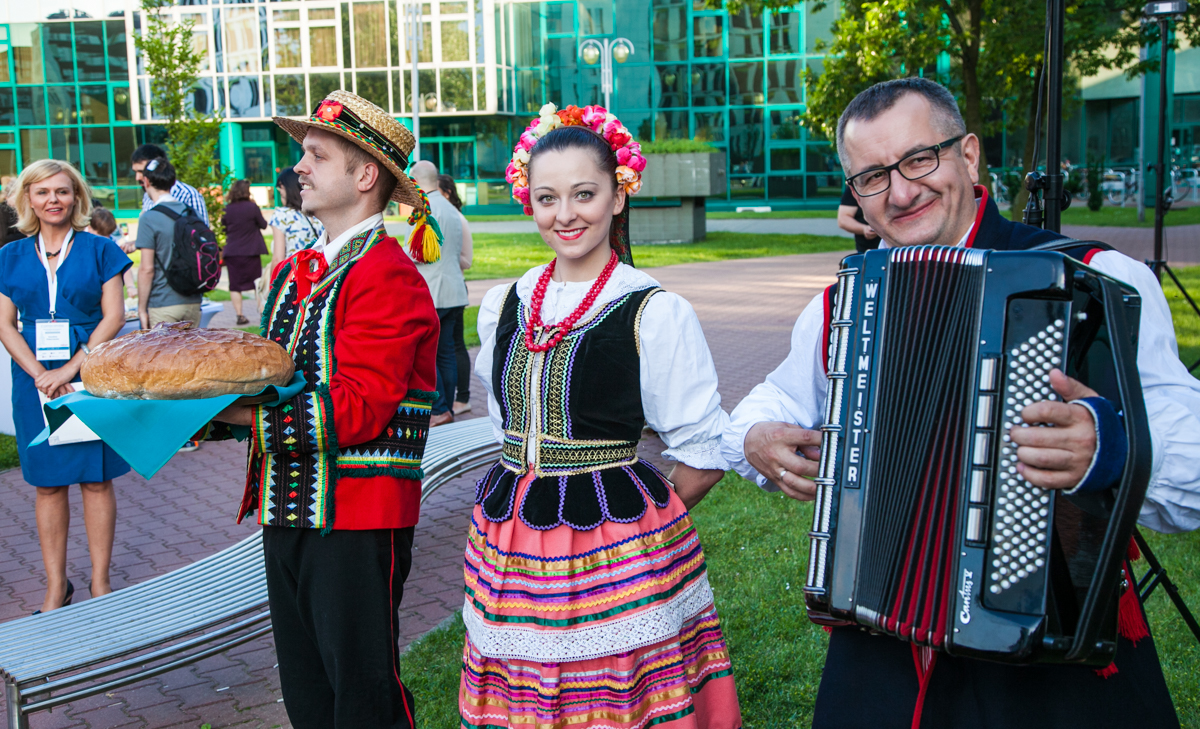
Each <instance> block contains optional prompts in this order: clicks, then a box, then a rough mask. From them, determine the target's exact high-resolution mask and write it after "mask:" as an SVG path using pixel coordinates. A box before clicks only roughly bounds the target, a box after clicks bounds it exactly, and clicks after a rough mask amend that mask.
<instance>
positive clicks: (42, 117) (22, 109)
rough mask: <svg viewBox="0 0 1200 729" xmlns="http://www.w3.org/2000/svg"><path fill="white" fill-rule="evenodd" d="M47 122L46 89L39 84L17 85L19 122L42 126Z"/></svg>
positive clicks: (23, 124) (25, 124)
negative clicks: (29, 85) (31, 85)
mask: <svg viewBox="0 0 1200 729" xmlns="http://www.w3.org/2000/svg"><path fill="white" fill-rule="evenodd" d="M45 123H46V91H45V89H44V88H42V87H37V86H35V87H32V88H30V87H25V88H21V87H17V124H20V125H21V126H41V125H43V124H45ZM35 159H37V158H35Z"/></svg>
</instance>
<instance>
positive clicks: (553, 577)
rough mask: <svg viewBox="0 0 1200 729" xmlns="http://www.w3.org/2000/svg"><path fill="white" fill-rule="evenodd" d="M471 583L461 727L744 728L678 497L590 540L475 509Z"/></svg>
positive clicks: (696, 547) (610, 525) (694, 540)
mask: <svg viewBox="0 0 1200 729" xmlns="http://www.w3.org/2000/svg"><path fill="white" fill-rule="evenodd" d="M531 479H532V477H531V476H528V475H527V476H526V477H525V478H523V479H522V480H521V483H520V485H519V487H518V491H517V494H516V499H517V503H520V500H521V498H523V496H524V492H525V489H526V488H527V487H528V484H529V481H530V480H531ZM465 576H466V603H465V606H464V608H463V621H464V622H465V623H466V626H467V639H466V645H465V646H464V647H463V671H462V679H461V682H460V687H459V710H460V713H461V716H462V726H464V727H492V728H495V729H501V728H507V727H510V726H516V727H530V728H531V729H559V728H566V727H570V728H571V729H576V728H582V727H604V728H605V729H635V728H640V727H651V726H653V727H670V729H737V728H738V727H740V726H741V723H742V722H741V712H740V710H739V707H738V700H737V691H736V690H735V688H734V683H733V670H732V665H731V663H730V660H729V651H728V649H727V648H726V646H725V639H724V637H723V636H722V634H721V626H720V621H719V620H718V619H717V611H716V608H715V607H714V605H713V597H712V589H711V588H710V587H709V585H708V577H707V573H706V571H705V566H704V552H703V550H702V549H701V547H700V539H699V537H698V536H697V534H696V529H695V527H694V526H693V525H692V519H691V517H690V516H689V515H688V513H687V509H686V508H684V506H683V503H682V502H681V501H680V500H679V497H677V496H676V495H675V493H674V491H673V490H672V491H671V496H670V501H669V503H668V504H667V506H666V507H665V508H661V509H660V508H656V507H654V506H650V507H649V508H648V509H647V510H646V513H645V514H644V515H643V516H642V517H641V518H640V519H638V520H637V521H634V522H631V523H618V522H613V521H605V522H603V523H602V524H601V525H600V526H598V527H596V528H595V529H591V530H589V531H575V530H573V529H572V528H571V527H569V526H566V525H563V526H558V527H555V528H553V529H549V530H537V529H533V528H531V527H529V526H527V525H526V524H525V523H524V522H522V521H521V519H520V518H519V517H518V516H516V515H514V516H513V518H511V519H508V520H507V521H503V522H492V521H489V520H488V519H487V518H486V517H485V516H484V515H483V513H482V510H481V508H480V507H479V506H478V505H476V507H475V511H474V513H473V514H472V518H471V529H470V534H469V538H468V542H467V550H466V567H465Z"/></svg>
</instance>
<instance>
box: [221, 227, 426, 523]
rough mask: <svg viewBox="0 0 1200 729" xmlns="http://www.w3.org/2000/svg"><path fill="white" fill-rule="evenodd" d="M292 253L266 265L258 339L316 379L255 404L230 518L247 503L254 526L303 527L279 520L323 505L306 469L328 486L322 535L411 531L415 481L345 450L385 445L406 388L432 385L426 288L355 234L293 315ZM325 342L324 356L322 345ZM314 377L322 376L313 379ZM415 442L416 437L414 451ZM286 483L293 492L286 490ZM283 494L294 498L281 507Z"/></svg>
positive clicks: (383, 242) (388, 244) (386, 246)
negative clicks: (242, 487)
mask: <svg viewBox="0 0 1200 729" xmlns="http://www.w3.org/2000/svg"><path fill="white" fill-rule="evenodd" d="M356 247H357V248H356ZM294 258H295V257H293V258H291V259H288V261H285V262H284V263H283V264H281V266H280V267H279V268H278V269H277V276H276V281H275V283H274V286H273V288H278V291H273V292H272V294H273V295H272V296H271V297H268V300H267V302H266V304H267V306H266V307H264V310H265V312H266V317H265V320H267V321H269V322H270V323H269V325H268V326H269V328H270V331H266V332H264V336H267V337H269V338H270V339H272V340H274V341H277V342H279V343H280V344H281V345H282V346H284V347H288V346H289V345H292V347H293V349H295V350H296V351H294V352H293V356H294V357H295V358H296V360H297V367H298V369H301V370H303V371H304V374H305V378H306V379H307V380H308V382H309V383H310V384H311V383H317V382H318V381H320V380H322V379H324V382H321V383H320V384H318V385H317V388H316V389H315V390H309V388H306V392H304V393H302V394H301V395H299V396H297V397H296V398H293V399H292V400H290V401H288V402H287V403H284V404H282V405H280V406H278V407H275V408H268V407H266V406H258V407H257V408H256V412H255V424H254V427H253V431H254V437H253V438H252V443H251V467H250V473H249V474H248V477H247V484H246V492H245V495H244V496H243V500H242V506H241V510H240V512H239V515H238V519H239V520H240V519H241V518H242V517H244V516H245V515H246V514H247V513H249V512H250V511H253V510H254V509H256V508H257V509H258V510H259V522H260V523H263V524H278V525H280V526H312V525H311V524H309V523H305V522H306V521H308V519H309V516H310V515H307V514H306V515H304V516H300V515H299V514H297V515H296V516H300V521H293V522H287V521H284V520H283V519H288V518H292V519H294V518H296V517H295V516H293V515H292V514H289V513H288V512H287V511H286V510H287V509H294V510H296V511H298V512H304V511H305V510H306V509H310V508H313V503H312V502H313V501H314V499H322V498H327V496H326V495H322V494H321V492H320V489H319V488H318V489H315V490H314V485H313V484H311V483H308V481H311V480H312V478H313V477H312V474H313V473H314V472H316V473H317V474H318V476H317V480H318V481H319V480H321V474H325V479H326V483H327V484H330V485H332V489H330V490H331V491H332V494H331V495H332V497H333V506H334V508H332V509H331V512H332V516H333V523H332V524H331V525H329V524H325V525H324V526H325V528H330V527H332V528H333V529H397V528H402V527H408V526H413V525H415V524H416V523H417V519H418V515H419V511H420V498H421V483H420V481H419V480H418V479H415V478H404V477H399V476H398V475H397V474H398V473H403V472H404V470H403V469H399V468H396V467H389V466H386V461H382V462H381V463H380V464H374V463H373V462H372V460H371V458H370V457H369V454H367V455H365V456H363V454H356V451H355V449H354V448H353V446H356V445H360V444H364V443H368V442H372V445H373V446H375V445H376V444H377V443H379V442H380V439H384V440H385V441H386V440H387V437H388V436H390V435H392V432H391V430H392V429H391V427H389V425H390V424H391V425H394V424H395V418H397V413H398V411H400V412H401V414H403V412H404V411H405V409H406V408H407V407H408V406H409V405H411V404H412V403H410V402H409V401H410V400H412V397H411V396H412V393H413V392H426V393H428V392H432V391H433V390H435V389H436V385H437V375H436V369H435V368H436V357H437V341H438V333H439V324H438V317H437V312H436V311H435V310H434V307H433V300H432V299H431V298H430V295H429V289H428V287H427V286H426V284H425V280H424V278H422V276H421V274H420V273H419V272H418V271H417V269H416V267H415V266H414V265H413V263H412V261H411V260H410V259H409V258H408V256H406V255H405V254H404V252H403V251H402V250H401V248H400V245H399V244H398V243H397V242H396V240H395V239H394V238H391V237H387V236H384V235H381V236H380V237H379V239H378V240H374V241H373V242H372V239H369V237H368V236H365V235H364V236H360V237H359V238H356V239H354V240H352V241H351V242H349V243H347V244H346V247H345V249H343V253H339V256H338V258H336V259H335V260H334V262H333V264H332V265H331V266H330V267H329V272H328V273H327V274H326V275H325V276H324V277H323V278H322V279H320V280H319V281H317V282H316V283H315V284H314V285H313V294H312V296H310V297H309V300H308V303H307V306H308V307H309V309H310V310H311V313H310V314H309V316H308V317H307V319H301V318H300V315H301V313H302V310H300V307H299V306H298V304H299V302H298V301H297V287H296V285H295V283H294V280H293V278H294V277H293V276H292V264H293V263H294ZM281 278H282V280H281ZM339 278H340V281H339V280H338V279H339ZM322 303H323V304H326V305H327V306H328V307H332V309H333V311H332V317H329V313H330V312H328V311H317V308H318V307H320V306H321V305H322ZM268 307H269V308H268ZM328 322H332V336H331V337H328V339H323V338H322V334H321V331H320V330H321V329H323V328H324V326H327V323H328ZM297 326H302V327H303V331H297V330H296V327H297ZM293 340H294V341H295V343H294V344H293ZM328 340H331V341H332V348H331V350H332V351H331V353H330V351H329V349H330V348H329V347H328V346H327V345H326V344H324V342H326V341H328ZM314 360H315V362H314ZM310 370H311V371H310ZM321 371H325V372H332V373H333V374H332V376H326V377H322V376H321V374H320V372H321ZM419 405H420V403H418V406H419ZM427 408H428V406H427V405H425V411H424V415H425V417H426V420H425V423H426V424H427V422H428V420H427V417H428V409H427ZM397 437H399V435H398V434H397ZM423 440H424V436H423V434H422V437H421V444H422V446H423ZM333 449H336V450H337V451H338V452H339V453H340V456H339V457H338V458H337V459H336V465H335V459H334V458H333V457H332V455H331V454H329V453H327V452H326V451H332V450H333ZM368 450H378V449H377V448H373V449H368ZM264 453H265V454H267V455H265V456H264V455H263V454H264ZM356 455H357V456H359V457H356ZM289 459H294V460H296V464H299V465H296V464H290V462H289ZM381 465H382V466H383V467H380V466H381ZM289 469H291V470H289ZM289 478H294V479H296V481H297V482H298V484H299V485H297V484H296V483H292V484H289V483H288V482H287V479H289ZM314 494H315V496H314ZM289 496H292V497H294V498H293V500H294V501H295V502H296V503H286V502H287V501H288V497H289ZM317 511H319V512H321V513H322V514H324V513H328V512H324V511H323V510H321V509H317Z"/></svg>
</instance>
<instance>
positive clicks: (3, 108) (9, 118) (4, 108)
mask: <svg viewBox="0 0 1200 729" xmlns="http://www.w3.org/2000/svg"><path fill="white" fill-rule="evenodd" d="M16 123H17V107H16V102H15V101H13V90H12V88H11V87H5V86H0V125H3V126H12V125H14V124H16Z"/></svg>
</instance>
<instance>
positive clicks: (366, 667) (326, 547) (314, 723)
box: [263, 526, 414, 729]
mask: <svg viewBox="0 0 1200 729" xmlns="http://www.w3.org/2000/svg"><path fill="white" fill-rule="evenodd" d="M413 530H414V527H408V528H406V529H373V530H364V531H333V532H330V533H328V534H326V535H324V536H322V535H321V533H320V532H319V531H318V530H316V529H294V528H288V527H269V526H268V527H263V555H264V557H265V562H266V573H267V594H268V596H269V599H270V603H271V625H272V629H273V631H274V634H275V652H276V654H277V656H278V657H279V679H280V683H281V684H282V688H283V703H284V706H285V707H287V713H288V719H290V720H291V722H292V726H293V727H295V728H296V729H375V728H376V727H378V728H379V729H385V728H386V729H412V727H413V696H412V692H410V691H409V690H408V689H407V688H406V687H405V686H404V684H402V683H401V682H400V661H399V650H398V648H397V647H396V645H397V639H398V635H399V628H400V625H399V623H400V621H399V617H398V615H397V610H398V608H399V606H400V598H401V596H402V595H403V591H404V580H405V579H406V578H407V577H408V571H409V568H410V567H411V566H412V542H413Z"/></svg>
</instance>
